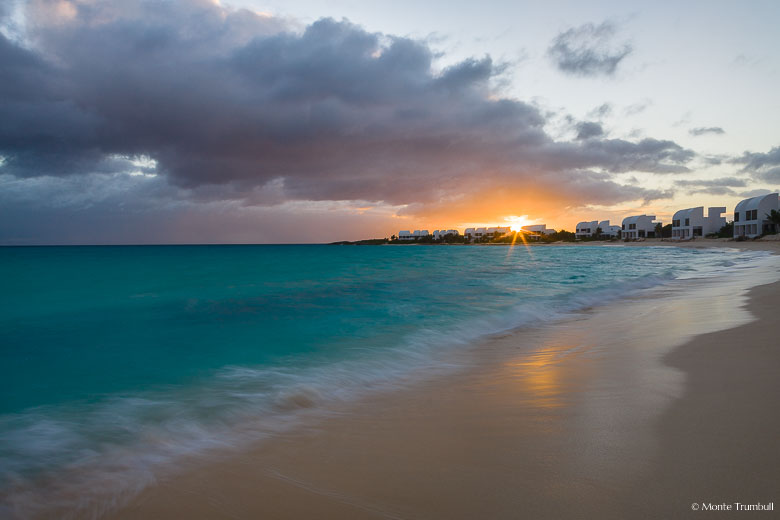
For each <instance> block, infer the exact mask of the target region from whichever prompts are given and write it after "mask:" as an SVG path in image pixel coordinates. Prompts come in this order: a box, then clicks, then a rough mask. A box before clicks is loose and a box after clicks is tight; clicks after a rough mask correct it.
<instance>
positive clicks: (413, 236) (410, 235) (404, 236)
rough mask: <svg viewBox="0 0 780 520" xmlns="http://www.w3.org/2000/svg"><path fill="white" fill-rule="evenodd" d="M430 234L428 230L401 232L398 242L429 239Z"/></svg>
mask: <svg viewBox="0 0 780 520" xmlns="http://www.w3.org/2000/svg"><path fill="white" fill-rule="evenodd" d="M429 234H430V233H428V230H427V229H423V230H420V229H415V230H414V232H411V231H399V232H398V240H417V239H418V238H420V237H427V236H428V235H429Z"/></svg>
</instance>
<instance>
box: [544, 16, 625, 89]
mask: <svg viewBox="0 0 780 520" xmlns="http://www.w3.org/2000/svg"><path fill="white" fill-rule="evenodd" d="M616 32H617V28H616V27H615V25H614V24H613V23H611V22H603V23H601V24H599V25H595V24H592V23H587V24H584V25H580V26H578V27H572V28H571V29H568V30H566V31H564V32H562V33H560V34H559V35H558V36H556V37H555V38H554V39H553V41H552V44H551V45H550V47H549V48H548V49H547V55H548V56H549V57H550V58H551V59H552V61H553V63H555V66H556V67H558V70H560V71H561V72H564V73H566V74H571V75H575V76H602V75H606V76H611V75H612V74H614V73H615V70H616V69H617V67H618V65H619V64H620V62H621V61H623V59H625V57H626V56H628V55H629V54H631V51H632V47H631V45H630V44H629V43H627V42H623V43H619V44H616V43H615V42H614V39H615V35H616Z"/></svg>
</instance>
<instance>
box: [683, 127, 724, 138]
mask: <svg viewBox="0 0 780 520" xmlns="http://www.w3.org/2000/svg"><path fill="white" fill-rule="evenodd" d="M688 133H689V134H691V135H692V136H694V137H698V136H700V135H707V134H714V135H723V134H725V133H726V131H725V130H723V129H722V128H721V127H719V126H700V127H698V128H691V129H690V130H688Z"/></svg>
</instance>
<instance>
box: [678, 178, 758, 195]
mask: <svg viewBox="0 0 780 520" xmlns="http://www.w3.org/2000/svg"><path fill="white" fill-rule="evenodd" d="M674 184H675V186H678V187H680V188H686V191H687V193H688V194H689V195H694V194H700V193H702V194H707V195H724V196H726V195H728V196H737V195H738V193H737V192H736V191H735V190H733V189H732V188H744V187H746V186H747V181H746V180H745V179H740V178H738V177H721V178H719V179H703V180H679V181H676V182H675V183H674Z"/></svg>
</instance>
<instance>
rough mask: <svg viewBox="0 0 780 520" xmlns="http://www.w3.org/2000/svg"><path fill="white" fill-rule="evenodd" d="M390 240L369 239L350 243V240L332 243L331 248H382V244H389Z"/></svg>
mask: <svg viewBox="0 0 780 520" xmlns="http://www.w3.org/2000/svg"><path fill="white" fill-rule="evenodd" d="M388 243H390V240H388V239H387V238H369V239H367V240H356V241H355V242H350V241H348V240H342V241H341V242H331V243H330V244H329V245H331V246H381V245H382V244H388Z"/></svg>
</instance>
